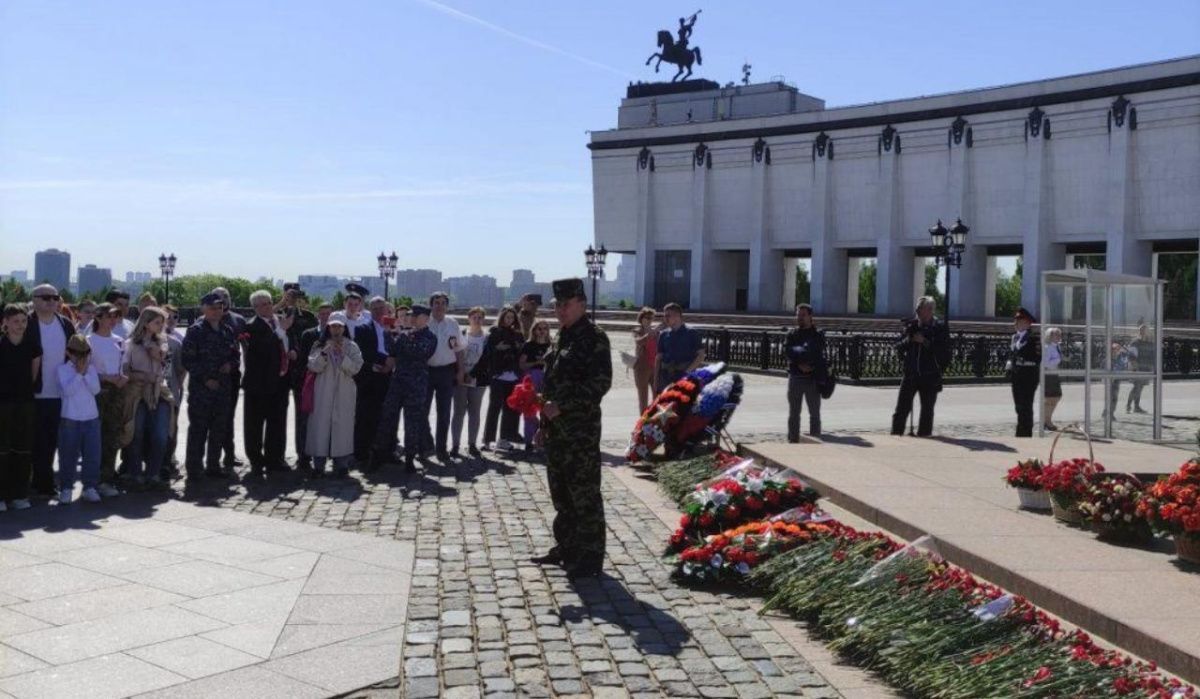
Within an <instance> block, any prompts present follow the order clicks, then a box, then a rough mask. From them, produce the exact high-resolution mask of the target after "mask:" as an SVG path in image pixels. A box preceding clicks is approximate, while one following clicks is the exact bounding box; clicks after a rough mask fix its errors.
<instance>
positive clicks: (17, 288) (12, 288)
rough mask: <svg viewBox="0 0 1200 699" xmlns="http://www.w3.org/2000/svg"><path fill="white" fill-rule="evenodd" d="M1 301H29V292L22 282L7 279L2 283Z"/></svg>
mask: <svg viewBox="0 0 1200 699" xmlns="http://www.w3.org/2000/svg"><path fill="white" fill-rule="evenodd" d="M0 303H5V304H8V303H29V292H28V291H26V290H25V286H24V285H23V284H21V282H19V281H17V280H15V279H6V280H5V281H4V282H3V283H0Z"/></svg>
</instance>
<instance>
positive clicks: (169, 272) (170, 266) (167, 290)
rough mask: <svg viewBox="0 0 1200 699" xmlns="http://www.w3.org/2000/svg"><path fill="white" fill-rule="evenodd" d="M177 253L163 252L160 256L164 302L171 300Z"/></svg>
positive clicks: (159, 269) (159, 263) (159, 265)
mask: <svg viewBox="0 0 1200 699" xmlns="http://www.w3.org/2000/svg"><path fill="white" fill-rule="evenodd" d="M175 260H176V258H175V253H171V254H170V255H169V256H168V255H167V254H166V253H161V254H160V255H159V256H158V271H159V272H161V273H162V278H163V304H164V305H165V304H168V303H170V302H171V277H172V276H173V275H174V274H175Z"/></svg>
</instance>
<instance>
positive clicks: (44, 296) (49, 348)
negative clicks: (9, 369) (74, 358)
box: [25, 284, 75, 499]
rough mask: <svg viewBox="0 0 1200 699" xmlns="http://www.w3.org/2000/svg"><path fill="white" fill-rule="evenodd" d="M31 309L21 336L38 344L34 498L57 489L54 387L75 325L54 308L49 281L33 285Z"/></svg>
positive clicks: (56, 301) (58, 408)
mask: <svg viewBox="0 0 1200 699" xmlns="http://www.w3.org/2000/svg"><path fill="white" fill-rule="evenodd" d="M32 296H33V312H32V313H30V314H29V325H28V326H26V328H25V339H26V340H27V341H31V342H33V343H34V344H36V345H37V346H39V347H41V348H42V367H41V373H40V374H39V376H38V377H37V378H36V379H35V380H34V386H33V389H34V391H36V392H37V393H36V394H35V395H34V426H33V482H32V484H31V485H32V486H33V487H32V491H33V495H34V497H36V498H41V499H50V498H52V497H55V496H56V494H57V493H58V487H57V484H56V483H55V482H54V452H55V450H56V449H57V447H58V421H59V415H60V414H61V412H62V394H61V393H60V391H59V388H58V381H57V380H56V379H55V377H56V376H57V375H58V367H59V366H61V365H62V364H64V363H66V361H67V340H69V339H71V336H72V335H74V334H75V326H74V324H73V323H71V320H70V319H69V318H67V317H66V316H64V315H62V314H60V313H59V312H58V309H59V308H60V304H61V303H62V297H60V296H59V295H58V289H56V288H54V287H53V286H51V285H50V284H41V285H38V286H36V287H34V289H33V294H32Z"/></svg>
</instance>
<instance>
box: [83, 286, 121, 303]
mask: <svg viewBox="0 0 1200 699" xmlns="http://www.w3.org/2000/svg"><path fill="white" fill-rule="evenodd" d="M112 290H113V288H112V285H109V286H105V287H103V288H100V289H97V290H95V291H89V292H87V293H86V294H80V295H79V300H80V301H84V300H89V301H96V302H100V301H103V300H104V297H106V296H108V293H109V292H110V291H112Z"/></svg>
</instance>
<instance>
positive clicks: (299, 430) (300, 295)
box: [279, 282, 317, 469]
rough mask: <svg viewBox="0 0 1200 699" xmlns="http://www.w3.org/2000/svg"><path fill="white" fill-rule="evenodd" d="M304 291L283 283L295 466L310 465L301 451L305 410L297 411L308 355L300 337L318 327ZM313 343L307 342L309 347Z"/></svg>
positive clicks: (305, 434)
mask: <svg viewBox="0 0 1200 699" xmlns="http://www.w3.org/2000/svg"><path fill="white" fill-rule="evenodd" d="M306 299H307V294H305V293H304V291H303V290H302V289H301V288H300V285H299V284H297V283H295V282H289V283H287V284H284V285H283V301H282V302H281V303H280V309H279V310H280V312H281V313H282V314H283V315H284V316H285V317H291V318H292V327H290V328H288V331H287V337H288V348H289V349H288V383H289V384H290V388H291V393H292V410H293V411H294V414H295V417H294V419H293V424H294V429H295V435H294V436H295V439H296V457H297V459H296V467H297V468H300V469H308V468H312V459H310V458H309V456H308V454H306V453H305V452H304V445H305V442H306V441H307V439H308V413H305V412H303V411H301V410H300V391H301V390H302V389H303V388H304V375H305V374H306V373H307V372H308V355H307V354H301V352H300V349H301V346H302V343H301V338H302V337H303V336H304V333H305V331H307V330H310V329H312V328H315V327H317V317H316V316H315V315H313V313H312V311H310V310H308V308H307V307H306V306H307V302H306ZM311 348H312V345H309V349H311Z"/></svg>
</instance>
